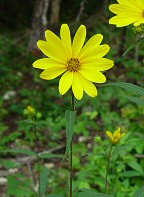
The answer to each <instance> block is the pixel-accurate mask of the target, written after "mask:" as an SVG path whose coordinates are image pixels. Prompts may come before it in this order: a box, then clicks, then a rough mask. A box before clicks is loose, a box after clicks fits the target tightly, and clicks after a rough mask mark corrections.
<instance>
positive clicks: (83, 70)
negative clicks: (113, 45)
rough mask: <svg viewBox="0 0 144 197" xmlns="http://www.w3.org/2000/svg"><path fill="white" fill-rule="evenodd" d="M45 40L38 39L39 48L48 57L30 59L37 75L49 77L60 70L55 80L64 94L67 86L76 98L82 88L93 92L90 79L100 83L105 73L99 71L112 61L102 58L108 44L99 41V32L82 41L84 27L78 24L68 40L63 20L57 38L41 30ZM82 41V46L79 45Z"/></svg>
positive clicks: (66, 26) (67, 28)
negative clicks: (37, 69)
mask: <svg viewBox="0 0 144 197" xmlns="http://www.w3.org/2000/svg"><path fill="white" fill-rule="evenodd" d="M45 37H46V41H43V40H39V41H38V43H37V45H38V47H39V49H40V50H41V51H42V52H43V53H44V54H45V55H46V56H47V57H48V58H42V59H39V60H37V61H35V62H34V63H33V66H34V67H35V68H39V69H43V70H44V71H43V72H42V73H41V75H40V77H41V78H42V79H46V80H51V79H54V78H56V77H58V76H59V75H61V74H63V75H62V77H61V79H60V81H59V92H60V94H62V95H64V94H65V93H66V92H67V91H68V90H69V89H70V88H71V87H72V91H73V93H74V96H75V97H76V98H77V99H78V100H80V99H81V98H82V97H83V91H85V92H86V93H87V94H88V95H89V96H91V97H95V96H97V89H96V87H95V85H94V84H93V83H92V82H94V83H104V82H105V81H106V77H105V76H104V75H103V74H102V73H101V71H104V70H108V69H110V68H111V67H112V66H113V65H114V63H113V61H112V60H109V59H106V58H103V56H105V55H106V54H107V53H108V51H109V49H110V47H109V46H108V45H106V44H103V45H100V43H101V41H102V39H103V36H102V35H101V34H96V35H94V36H93V37H91V38H90V39H89V40H88V41H87V43H86V44H85V45H84V42H85V38H86V27H85V26H84V25H81V26H80V27H79V28H78V30H77V32H76V34H75V36H74V39H73V42H72V43H71V35H70V30H69V27H68V25H67V24H63V25H62V26H61V29H60V38H59V37H58V36H56V35H55V34H54V33H53V32H51V31H50V30H47V31H46V32H45ZM83 45H84V46H83Z"/></svg>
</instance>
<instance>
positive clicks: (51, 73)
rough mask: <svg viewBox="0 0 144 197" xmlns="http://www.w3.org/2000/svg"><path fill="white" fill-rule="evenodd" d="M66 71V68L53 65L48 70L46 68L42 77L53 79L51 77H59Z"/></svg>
mask: <svg viewBox="0 0 144 197" xmlns="http://www.w3.org/2000/svg"><path fill="white" fill-rule="evenodd" d="M65 71H66V68H59V67H52V68H49V69H47V70H44V71H43V72H42V73H41V74H40V77H41V78H42V79H46V80H51V79H54V78H56V77H58V76H59V75H61V74H62V73H63V72H65Z"/></svg>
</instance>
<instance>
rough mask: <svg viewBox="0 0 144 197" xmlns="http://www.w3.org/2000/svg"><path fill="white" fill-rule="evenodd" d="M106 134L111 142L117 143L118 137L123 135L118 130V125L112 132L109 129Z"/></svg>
mask: <svg viewBox="0 0 144 197" xmlns="http://www.w3.org/2000/svg"><path fill="white" fill-rule="evenodd" d="M106 134H107V135H108V137H109V138H110V140H111V142H112V144H117V143H118V142H119V141H120V139H121V138H122V137H123V136H124V135H125V133H121V132H120V127H119V128H118V129H117V130H116V131H115V132H114V133H113V134H112V132H110V131H107V132H106Z"/></svg>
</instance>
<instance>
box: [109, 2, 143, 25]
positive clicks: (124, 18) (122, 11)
mask: <svg viewBox="0 0 144 197" xmlns="http://www.w3.org/2000/svg"><path fill="white" fill-rule="evenodd" d="M117 2H118V3H119V4H112V5H110V6H109V9H110V11H111V12H113V13H114V14H116V16H114V17H112V18H111V19H110V20H109V23H110V24H113V25H116V26H117V27H124V26H127V25H130V24H134V26H139V25H140V24H142V23H144V0H117Z"/></svg>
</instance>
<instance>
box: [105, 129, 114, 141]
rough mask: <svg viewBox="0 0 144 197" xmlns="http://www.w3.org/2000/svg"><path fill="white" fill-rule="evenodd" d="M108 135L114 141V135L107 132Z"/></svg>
mask: <svg viewBox="0 0 144 197" xmlns="http://www.w3.org/2000/svg"><path fill="white" fill-rule="evenodd" d="M106 134H107V136H109V138H110V139H111V140H113V135H112V133H111V132H110V131H107V132H106Z"/></svg>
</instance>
